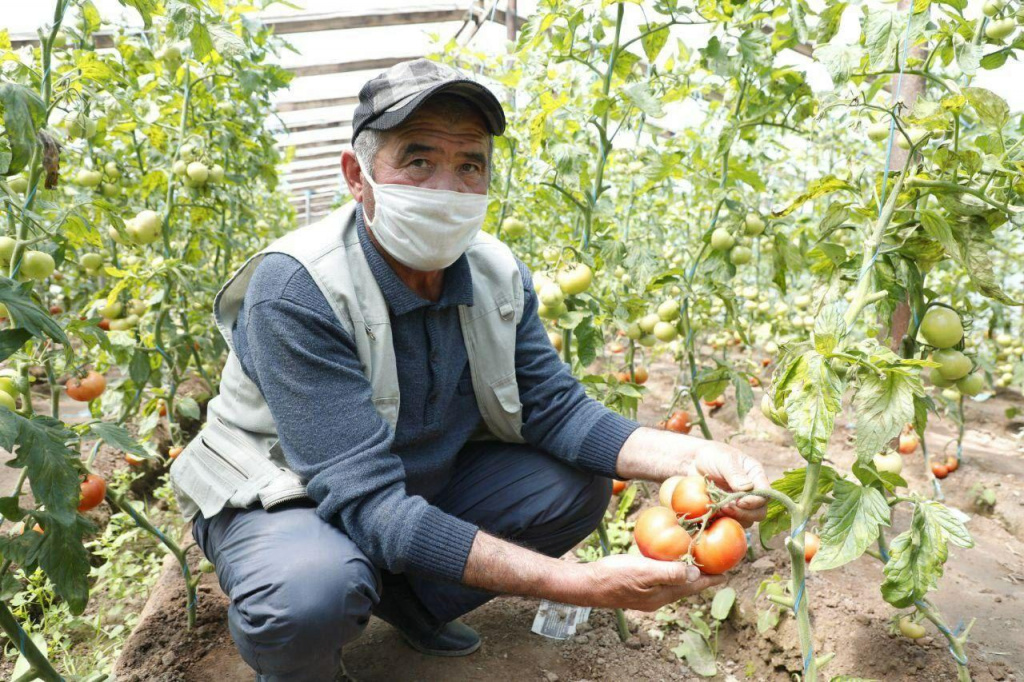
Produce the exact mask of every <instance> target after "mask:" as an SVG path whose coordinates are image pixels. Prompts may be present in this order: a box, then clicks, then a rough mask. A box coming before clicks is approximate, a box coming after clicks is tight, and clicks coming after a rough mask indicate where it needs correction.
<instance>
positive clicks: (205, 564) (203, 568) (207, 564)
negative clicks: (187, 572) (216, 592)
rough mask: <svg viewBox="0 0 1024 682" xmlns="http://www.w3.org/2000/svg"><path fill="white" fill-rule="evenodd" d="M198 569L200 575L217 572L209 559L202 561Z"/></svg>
mask: <svg viewBox="0 0 1024 682" xmlns="http://www.w3.org/2000/svg"><path fill="white" fill-rule="evenodd" d="M198 568H199V572H200V573H213V572H214V571H215V570H217V567H216V566H214V565H213V563H212V562H211V561H210V560H209V559H200V560H199V566H198Z"/></svg>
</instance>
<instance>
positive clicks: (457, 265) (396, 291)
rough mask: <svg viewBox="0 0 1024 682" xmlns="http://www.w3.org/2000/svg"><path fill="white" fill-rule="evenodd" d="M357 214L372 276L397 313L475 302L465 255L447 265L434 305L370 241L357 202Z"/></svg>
mask: <svg viewBox="0 0 1024 682" xmlns="http://www.w3.org/2000/svg"><path fill="white" fill-rule="evenodd" d="M355 214H356V230H357V231H358V233H359V245H360V246H361V247H362V249H363V255H365V256H366V262H367V263H368V264H369V266H370V272H372V273H373V278H374V279H375V280H377V286H379V287H380V290H381V293H383V294H384V300H385V301H387V304H388V307H389V308H390V309H391V311H392V312H393V313H394V314H395V315H405V314H406V313H409V312H412V311H413V310H417V309H419V308H425V307H428V306H437V307H439V308H450V307H455V306H459V305H469V306H471V305H473V275H472V273H471V272H470V268H469V258H468V257H467V256H466V254H462V255H461V256H459V259H458V260H457V261H455V262H454V263H452V264H451V265H449V266H448V267H447V268H445V271H444V283H443V285H442V289H441V298H440V300H438V302H437V303H436V304H435V303H433V302H432V301H428V300H427V299H425V298H421V297H420V296H418V295H417V294H416V293H415V292H414V291H413V290H412V289H410V288H409V287H408V286H407V285H406V283H405V282H403V281H402V280H401V278H399V276H398V275H397V274H395V271H394V270H392V269H391V266H390V265H388V262H387V261H386V260H384V257H383V256H381V255H380V252H379V251H377V247H375V246H374V245H373V242H372V241H370V235H369V233H368V232H367V231H366V224H365V223H364V222H363V205H362V204H357V205H356V212H355Z"/></svg>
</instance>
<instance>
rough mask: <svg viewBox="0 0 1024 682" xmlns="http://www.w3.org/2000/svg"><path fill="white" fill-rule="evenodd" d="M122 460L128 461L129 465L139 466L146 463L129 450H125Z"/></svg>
mask: <svg viewBox="0 0 1024 682" xmlns="http://www.w3.org/2000/svg"><path fill="white" fill-rule="evenodd" d="M124 461H126V462H128V464H129V466H133V467H140V466H142V465H143V464H145V463H146V460H145V459H143V458H142V457H139V456H137V455H133V454H132V453H130V452H126V453H125V455H124Z"/></svg>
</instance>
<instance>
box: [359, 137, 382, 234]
mask: <svg viewBox="0 0 1024 682" xmlns="http://www.w3.org/2000/svg"><path fill="white" fill-rule="evenodd" d="M356 160H357V161H358V162H359V172H360V173H362V176H363V179H364V180H366V184H368V185H369V186H370V188H371V189H373V191H374V193H375V194H376V191H377V183H376V182H374V181H373V178H371V177H370V172H369V170H368V169H369V168H370V165H369V164H368V163H366V162H365V161H364V160H363V158H362V157H361V156H360V155H359V154H356ZM375 198H376V197H375ZM364 203H365V202H364ZM374 214H376V206H374ZM376 217H377V216H376V215H374V219H376ZM363 222H364V223H365V224H366V226H367V227H373V223H374V220H371V219H370V218H369V217H368V216H367V215H366V211H363Z"/></svg>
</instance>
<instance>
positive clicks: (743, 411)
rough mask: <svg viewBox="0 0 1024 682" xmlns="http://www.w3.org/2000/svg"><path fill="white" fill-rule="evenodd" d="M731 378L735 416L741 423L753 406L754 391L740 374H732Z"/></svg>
mask: <svg viewBox="0 0 1024 682" xmlns="http://www.w3.org/2000/svg"><path fill="white" fill-rule="evenodd" d="M731 376H732V385H733V388H734V389H735V390H736V414H737V415H738V416H739V418H740V421H741V422H742V421H743V419H744V418H745V417H746V416H747V413H748V412H750V408H752V407H753V406H754V389H752V388H751V387H750V381H748V380H747V379H746V378H745V377H744V376H743V375H742V374H739V373H738V372H732V373H731Z"/></svg>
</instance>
